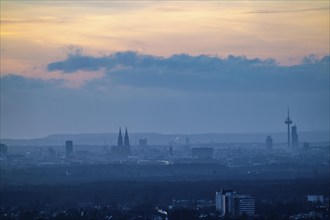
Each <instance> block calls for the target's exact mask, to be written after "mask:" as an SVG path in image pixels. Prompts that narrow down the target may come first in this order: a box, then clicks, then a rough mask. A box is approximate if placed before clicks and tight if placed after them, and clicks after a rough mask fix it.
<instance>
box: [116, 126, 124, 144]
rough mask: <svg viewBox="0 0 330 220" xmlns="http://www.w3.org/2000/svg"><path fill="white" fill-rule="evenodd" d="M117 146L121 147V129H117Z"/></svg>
mask: <svg viewBox="0 0 330 220" xmlns="http://www.w3.org/2000/svg"><path fill="white" fill-rule="evenodd" d="M117 146H119V147H122V146H123V136H122V135H121V127H119V135H118V142H117Z"/></svg>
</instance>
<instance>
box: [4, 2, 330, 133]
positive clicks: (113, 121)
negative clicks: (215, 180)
mask: <svg viewBox="0 0 330 220" xmlns="http://www.w3.org/2000/svg"><path fill="white" fill-rule="evenodd" d="M329 13H330V12H329V1H327V0H324V1H6V0H5V1H1V124H0V125H1V138H7V137H15V138H30V137H42V136H45V135H48V134H52V133H84V132H92V133H94V132H114V131H117V129H118V127H119V126H126V125H127V126H128V127H129V128H130V129H131V130H132V131H155V132H165V133H176V132H180V133H196V132H225V133H227V132H260V131H282V130H283V131H285V128H284V123H283V120H284V118H285V112H286V108H287V106H288V105H290V108H291V109H292V114H293V116H292V118H293V120H294V122H296V123H297V126H298V129H301V130H329V114H328V113H329V37H330V36H329V26H330V24H329ZM254 117H255V118H254Z"/></svg>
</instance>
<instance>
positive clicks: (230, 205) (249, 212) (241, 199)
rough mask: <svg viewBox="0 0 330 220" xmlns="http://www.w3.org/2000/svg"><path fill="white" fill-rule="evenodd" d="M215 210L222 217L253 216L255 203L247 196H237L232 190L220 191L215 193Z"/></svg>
mask: <svg viewBox="0 0 330 220" xmlns="http://www.w3.org/2000/svg"><path fill="white" fill-rule="evenodd" d="M215 208H216V210H218V211H219V212H220V213H221V215H222V216H232V217H239V216H244V215H246V216H249V217H251V216H254V214H255V201H254V198H253V197H251V196H249V195H239V194H237V193H236V192H234V191H233V190H224V189H221V191H220V192H216V193H215Z"/></svg>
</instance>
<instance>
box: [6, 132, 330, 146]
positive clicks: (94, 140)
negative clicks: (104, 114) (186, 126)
mask: <svg viewBox="0 0 330 220" xmlns="http://www.w3.org/2000/svg"><path fill="white" fill-rule="evenodd" d="M267 135H271V136H272V138H273V141H274V143H283V142H286V140H287V139H286V138H287V134H286V133H285V132H269V133H266V132H264V133H202V134H160V133H152V132H136V133H129V137H130V141H131V144H132V145H137V144H138V141H139V139H142V138H146V139H147V140H148V144H150V145H160V144H162V145H167V144H169V143H170V142H172V143H177V144H184V143H185V139H186V138H187V137H188V138H189V141H190V143H192V144H197V143H205V144H207V143H264V141H265V138H266V136H267ZM117 136H118V134H117V133H86V134H52V135H48V136H46V137H44V138H36V139H1V143H3V144H7V145H9V146H10V145H12V146H31V145H46V146H47V145H54V146H56V145H63V144H64V141H65V140H73V141H74V144H77V145H105V144H106V145H114V144H116V143H117ZM299 141H300V142H306V141H307V142H329V132H328V131H304V132H299Z"/></svg>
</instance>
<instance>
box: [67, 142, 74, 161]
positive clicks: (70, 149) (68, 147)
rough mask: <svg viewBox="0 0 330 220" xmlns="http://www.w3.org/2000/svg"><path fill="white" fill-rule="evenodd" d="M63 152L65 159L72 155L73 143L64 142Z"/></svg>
mask: <svg viewBox="0 0 330 220" xmlns="http://www.w3.org/2000/svg"><path fill="white" fill-rule="evenodd" d="M65 152H66V156H67V157H70V156H72V155H73V141H71V140H70V141H65Z"/></svg>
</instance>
